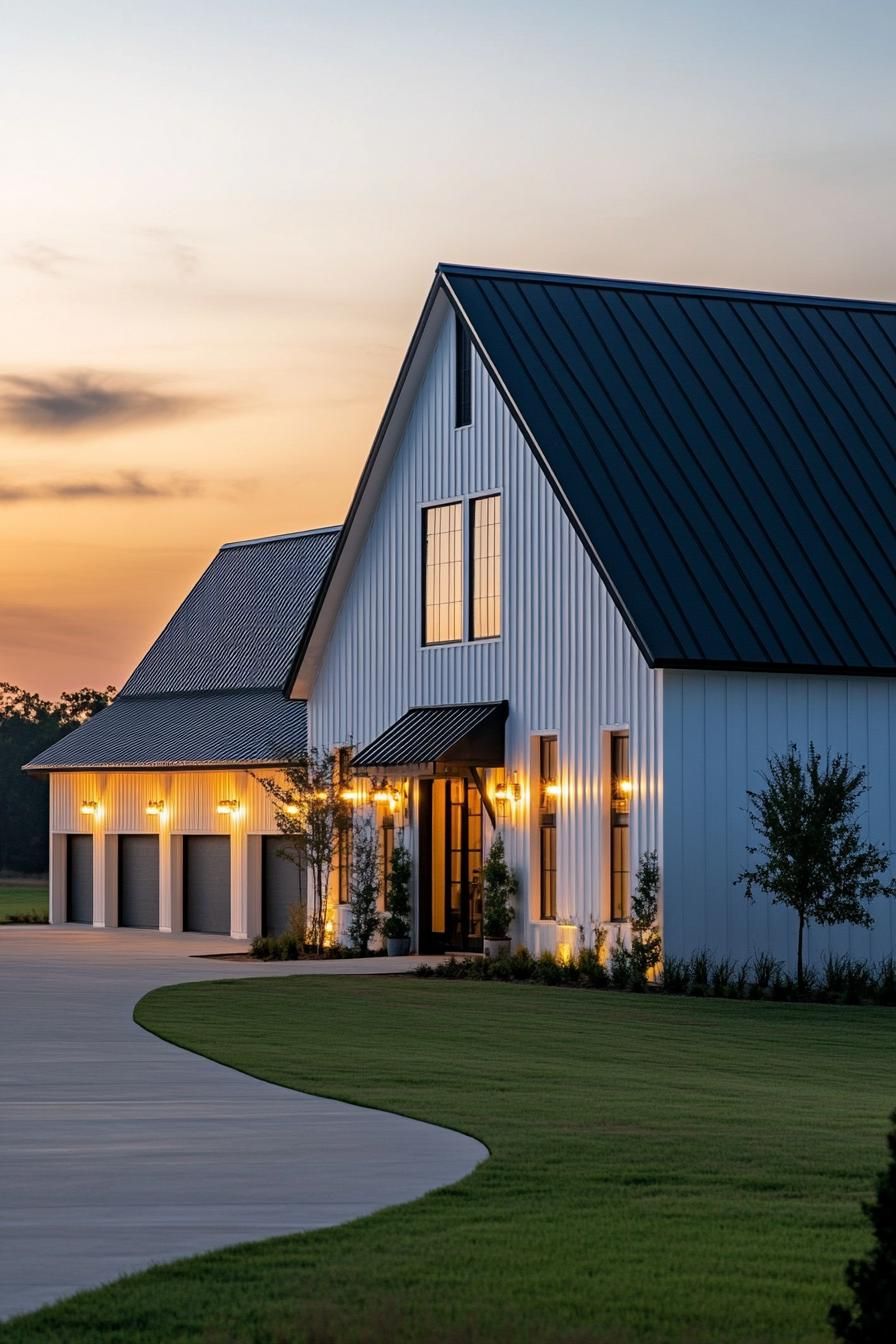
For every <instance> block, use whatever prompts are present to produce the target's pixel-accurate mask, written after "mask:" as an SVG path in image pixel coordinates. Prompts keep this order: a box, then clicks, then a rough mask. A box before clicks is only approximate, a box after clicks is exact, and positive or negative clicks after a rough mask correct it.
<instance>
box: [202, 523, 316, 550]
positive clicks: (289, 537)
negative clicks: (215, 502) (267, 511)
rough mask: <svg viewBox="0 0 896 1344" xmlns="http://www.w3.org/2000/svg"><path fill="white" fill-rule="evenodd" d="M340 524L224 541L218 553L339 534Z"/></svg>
mask: <svg viewBox="0 0 896 1344" xmlns="http://www.w3.org/2000/svg"><path fill="white" fill-rule="evenodd" d="M341 528H342V524H341V523H328V524H326V526H324V527H306V528H303V529H302V530H301V531H300V532H274V533H272V534H271V535H270V536H269V537H246V538H244V539H243V540H242V541H224V542H222V543H221V546H220V548H219V550H220V551H231V550H234V549H235V548H236V547H239V546H264V545H265V544H266V543H267V542H269V541H294V540H295V539H296V538H297V537H318V536H322V535H323V534H324V533H325V532H339V531H340V530H341Z"/></svg>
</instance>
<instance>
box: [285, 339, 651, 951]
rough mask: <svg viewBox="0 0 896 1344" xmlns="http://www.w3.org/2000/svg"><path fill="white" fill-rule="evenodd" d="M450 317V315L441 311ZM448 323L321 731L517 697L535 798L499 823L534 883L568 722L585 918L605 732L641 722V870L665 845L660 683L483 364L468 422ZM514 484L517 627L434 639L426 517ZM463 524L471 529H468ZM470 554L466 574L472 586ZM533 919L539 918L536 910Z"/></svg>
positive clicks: (564, 776) (598, 836) (513, 617)
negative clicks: (437, 508)
mask: <svg viewBox="0 0 896 1344" xmlns="http://www.w3.org/2000/svg"><path fill="white" fill-rule="evenodd" d="M434 320H435V319H434ZM440 320H441V327H440V331H439V333H438V337H437V340H436V342H435V345H434V348H433V351H432V354H431V355H430V357H429V360H428V364H427V366H426V369H425V372H424V373H423V375H422V379H421V383H420V387H419V390H418V392H417V395H416V398H415V401H414V403H413V406H412V408H411V410H410V412H409V416H408V420H407V423H406V425H405V427H404V429H403V432H402V434H401V438H400V442H399V444H398V446H397V449H396V452H395V456H394V459H393V462H392V466H391V470H390V472H389V474H388V477H387V480H386V483H385V486H384V489H383V492H382V495H381V497H380V500H379V504H378V507H377V508H376V510H375V512H374V514H373V517H372V519H371V522H370V525H369V528H368V531H367V535H366V538H365V539H364V540H363V543H362V544H361V546H360V549H359V551H358V554H357V559H356V561H355V566H354V571H353V574H352V576H351V578H350V580H349V582H348V585H347V588H346V591H345V594H344V598H343V601H342V603H341V606H340V608H339V611H338V613H337V614H336V617H335V621H334V624H333V628H332V631H331V634H330V638H329V641H328V643H327V646H326V648H325V650H324V652H323V657H322V661H321V663H320V665H319V668H318V671H317V676H316V679H315V683H314V686H313V688H312V693H311V695H310V698H309V733H310V738H311V740H312V742H315V743H317V744H320V745H334V744H336V743H342V742H346V741H350V740H351V741H354V742H355V743H356V744H357V745H359V746H360V745H364V744H366V743H367V742H369V741H371V740H372V739H373V738H374V737H376V736H377V735H378V734H379V733H380V732H382V731H383V730H384V729H385V728H387V727H388V726H389V724H391V723H393V722H394V721H395V720H396V719H397V718H399V717H400V716H401V715H402V714H404V713H405V712H406V710H408V709H409V708H411V707H412V706H414V705H428V704H456V703H461V702H465V701H482V700H501V699H507V700H508V702H509V705H510V713H509V718H508V722H507V727H506V768H507V771H508V773H509V772H510V771H513V770H518V771H519V775H520V779H521V781H522V782H523V786H524V797H523V801H522V802H521V803H520V804H518V805H516V806H515V807H514V809H513V817H512V819H507V820H505V821H503V822H499V825H500V827H501V829H502V830H503V831H504V833H505V837H506V841H507V847H508V855H509V858H510V861H511V863H512V864H513V866H514V867H515V868H516V869H517V870H518V871H519V872H520V873H521V874H522V875H523V877H524V892H523V895H522V899H521V901H520V906H521V908H522V909H523V910H528V909H529V902H530V892H531V891H532V887H531V885H530V883H529V881H528V878H529V873H528V869H529V864H530V858H531V852H532V846H531V830H530V826H531V823H532V820H533V818H531V817H530V813H529V801H530V800H529V796H528V787H529V784H530V782H531V783H532V784H533V788H534V791H535V797H534V799H533V800H532V802H533V805H534V806H537V786H538V781H537V779H536V780H534V781H530V774H531V769H530V765H531V735H532V734H533V733H537V732H556V733H557V735H558V739H559V741H558V750H559V757H560V770H561V785H562V786H563V788H564V797H563V802H562V804H561V806H560V808H559V809H558V823H557V824H558V834H557V842H558V915H559V917H560V918H561V919H572V920H574V921H575V922H576V923H579V924H583V925H585V927H586V931H587V926H588V922H589V920H590V918H591V917H592V915H593V916H594V917H595V918H600V917H601V914H602V912H603V913H605V911H606V904H607V901H606V896H607V893H606V892H605V891H603V890H602V889H601V888H602V880H601V874H602V872H603V863H604V859H605V857H606V856H605V841H606V834H605V833H606V829H607V828H606V826H605V824H604V822H605V807H604V803H605V800H604V799H603V798H602V796H601V795H602V793H603V787H602V760H601V749H602V730H603V729H605V728H606V727H608V726H620V725H627V726H629V728H630V731H631V749H632V772H633V777H634V780H635V797H634V801H633V808H632V834H631V841H632V864H633V867H634V863H635V862H636V859H637V855H638V854H639V853H640V852H643V851H644V850H645V849H649V848H653V847H655V846H656V845H657V844H658V840H659V835H658V807H659V793H658V790H659V780H660V765H661V762H660V751H661V726H660V702H659V695H658V687H659V684H660V681H661V674H659V673H655V672H652V671H651V670H650V669H649V668H648V666H647V664H646V662H645V661H644V659H643V657H642V655H641V653H640V651H639V650H638V648H637V646H636V644H635V642H634V640H633V639H632V637H631V635H630V633H629V631H628V629H627V627H626V625H625V623H624V621H623V620H622V618H621V616H620V615H619V612H618V609H617V608H616V606H615V604H614V602H613V601H612V599H611V597H610V595H609V593H608V592H607V589H606V587H605V586H604V584H603V583H602V581H601V579H600V578H599V576H598V574H597V571H596V570H595V568H594V565H593V563H592V561H591V559H590V558H589V556H588V555H587V554H586V552H585V550H584V548H583V546H582V544H581V542H580V541H579V539H578V537H577V536H576V534H575V532H574V530H573V528H572V526H571V524H570V522H569V520H568V518H567V517H566V515H565V513H564V512H563V509H562V507H561V505H560V503H559V502H558V500H557V497H556V495H555V494H554V492H553V490H552V488H551V486H550V484H549V482H548V481H547V479H546V477H545V475H544V473H543V472H542V470H541V468H540V467H539V465H538V463H537V461H536V459H535V457H534V455H533V453H532V451H531V449H530V448H529V446H528V444H527V443H526V442H525V440H524V439H523V436H522V434H521V433H520V431H519V429H518V427H517V425H516V423H515V422H514V420H513V418H512V416H511V414H510V412H509V410H508V408H507V406H506V405H505V403H504V400H503V398H502V397H501V394H500V392H499V391H498V389H497V388H496V387H495V385H494V383H493V382H492V380H491V378H490V377H489V375H488V372H487V371H486V369H485V368H484V366H483V364H482V362H481V360H480V358H479V357H478V355H477V354H476V352H475V351H474V354H473V422H472V424H471V425H470V426H469V427H467V428H464V429H460V430H455V428H454V420H453V417H454V383H453V377H454V340H453V317H452V316H450V315H449V316H448V317H447V319H446V318H444V317H442V318H441V319H440ZM491 491H497V492H500V494H501V496H502V504H501V514H502V523H501V550H502V565H501V569H502V636H501V638H499V639H495V640H485V641H482V642H477V643H469V642H466V641H465V642H463V643H461V644H451V645H438V646H434V647H429V648H427V647H423V646H422V644H421V622H422V568H421V565H422V556H421V549H422V545H421V530H422V517H421V510H422V508H423V507H424V506H425V505H427V504H434V503H439V502H442V501H449V500H456V499H467V498H469V497H470V496H473V495H480V494H485V493H488V492H491ZM465 526H466V524H465ZM467 565H468V556H467V555H465V575H464V577H465V584H466V582H467V580H468V577H469V576H468V572H467ZM530 913H531V912H530ZM515 933H516V936H517V937H518V938H521V939H525V940H526V941H528V942H529V943H530V945H531V946H535V947H538V946H541V945H544V946H550V945H552V944H553V925H552V924H551V925H547V926H546V925H542V924H541V923H540V922H539V921H537V920H535V921H533V920H531V919H525V918H522V919H519V920H518V921H517V927H516V930H515Z"/></svg>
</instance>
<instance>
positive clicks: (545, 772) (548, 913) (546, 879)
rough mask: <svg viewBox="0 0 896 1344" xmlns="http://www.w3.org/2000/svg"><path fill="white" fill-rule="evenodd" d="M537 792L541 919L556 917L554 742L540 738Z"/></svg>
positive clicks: (555, 774) (555, 742) (555, 758)
mask: <svg viewBox="0 0 896 1344" xmlns="http://www.w3.org/2000/svg"><path fill="white" fill-rule="evenodd" d="M538 755H539V762H540V773H541V791H540V795H539V803H538V849H539V890H540V893H541V918H542V919H556V918H557V810H556V809H557V794H556V788H557V739H556V737H540V738H539V739H538Z"/></svg>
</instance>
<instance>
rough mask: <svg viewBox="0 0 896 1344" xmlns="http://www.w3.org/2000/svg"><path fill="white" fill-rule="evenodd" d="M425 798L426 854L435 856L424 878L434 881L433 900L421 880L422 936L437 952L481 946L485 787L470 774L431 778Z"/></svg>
mask: <svg viewBox="0 0 896 1344" xmlns="http://www.w3.org/2000/svg"><path fill="white" fill-rule="evenodd" d="M427 802H428V805H427ZM421 803H422V804H423V805H424V806H423V807H421V813H422V815H421V823H422V827H421V842H422V846H423V852H424V855H425V856H428V858H429V864H428V869H429V871H428V872H426V866H427V865H426V864H425V863H424V865H423V867H422V868H421V878H422V879H423V880H424V881H425V884H426V886H428V887H429V900H428V901H427V899H426V895H425V887H424V886H423V883H421V896H422V900H421V915H422V916H423V919H422V921H421V935H422V939H421V941H422V942H423V943H425V944H426V945H427V950H429V951H433V952H443V951H446V952H481V951H482V799H481V798H480V796H479V790H478V789H477V788H476V786H475V784H473V783H471V782H470V781H469V780H466V779H436V780H433V781H431V782H429V781H427V784H426V790H425V793H423V792H421ZM424 808H425V811H424ZM427 812H428V816H427V815H426V813H427ZM424 817H425V822H424ZM427 830H428V831H429V834H428V836H427V835H426V831H427ZM426 915H428V916H429V918H428V920H427V919H426ZM427 925H428V927H427Z"/></svg>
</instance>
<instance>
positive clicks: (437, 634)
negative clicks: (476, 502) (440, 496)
mask: <svg viewBox="0 0 896 1344" xmlns="http://www.w3.org/2000/svg"><path fill="white" fill-rule="evenodd" d="M463 568H464V541H463V505H462V504H459V503H458V504H436V505H433V506H432V507H431V508H427V509H424V510H423V643H424V644H452V643H456V642H457V641H459V640H460V639H461V638H462V637H463V613H464V586H463Z"/></svg>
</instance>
